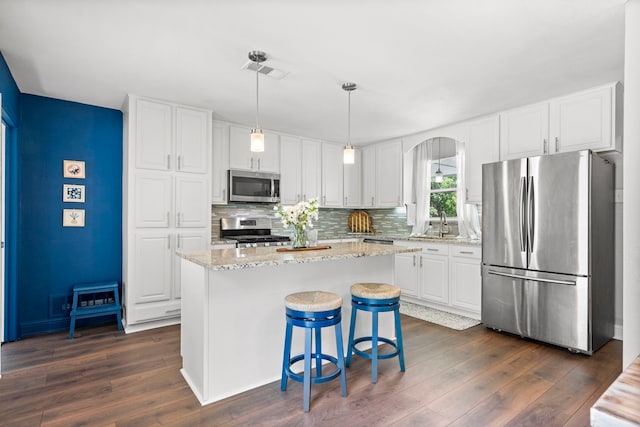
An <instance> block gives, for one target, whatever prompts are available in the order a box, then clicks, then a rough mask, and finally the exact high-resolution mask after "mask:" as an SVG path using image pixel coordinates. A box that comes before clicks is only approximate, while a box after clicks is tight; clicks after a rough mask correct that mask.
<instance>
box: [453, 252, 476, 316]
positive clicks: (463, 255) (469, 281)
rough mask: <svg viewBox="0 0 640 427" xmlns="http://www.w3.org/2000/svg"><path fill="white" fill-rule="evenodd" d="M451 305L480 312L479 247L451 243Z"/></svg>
mask: <svg viewBox="0 0 640 427" xmlns="http://www.w3.org/2000/svg"><path fill="white" fill-rule="evenodd" d="M450 249H451V259H450V264H451V271H450V281H449V287H450V288H451V305H453V306H455V307H460V308H462V309H467V310H471V311H476V312H480V304H481V300H480V299H481V290H482V276H481V270H480V262H481V250H480V248H479V247H465V246H454V245H451V248H450Z"/></svg>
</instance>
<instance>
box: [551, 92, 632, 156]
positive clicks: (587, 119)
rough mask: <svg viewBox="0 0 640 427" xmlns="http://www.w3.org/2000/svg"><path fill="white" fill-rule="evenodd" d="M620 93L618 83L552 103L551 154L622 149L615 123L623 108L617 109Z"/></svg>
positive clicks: (558, 99)
mask: <svg viewBox="0 0 640 427" xmlns="http://www.w3.org/2000/svg"><path fill="white" fill-rule="evenodd" d="M621 91H622V89H621V86H620V84H619V83H618V84H616V85H609V86H605V87H599V88H595V89H592V90H587V91H584V92H580V93H576V94H573V95H569V96H565V97H562V98H557V99H554V100H552V101H551V105H550V107H551V110H550V135H551V139H550V144H551V147H550V152H552V153H556V152H563V151H577V150H583V149H587V148H589V149H592V150H614V149H615V150H619V149H620V147H619V142H620V139H621V137H620V132H619V131H618V132H616V125H615V123H616V120H618V121H620V119H621V117H620V116H621V108H615V102H616V101H618V103H620V101H621V99H622V94H621ZM619 127H620V124H619V123H618V128H619ZM616 144H618V146H616Z"/></svg>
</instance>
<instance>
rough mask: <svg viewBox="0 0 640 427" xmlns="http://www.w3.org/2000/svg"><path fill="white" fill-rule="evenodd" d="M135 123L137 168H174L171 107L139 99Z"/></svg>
mask: <svg viewBox="0 0 640 427" xmlns="http://www.w3.org/2000/svg"><path fill="white" fill-rule="evenodd" d="M135 123H136V131H135V132H136V133H135V138H136V140H135V151H136V162H135V164H136V167H137V168H143V169H155V170H169V169H171V168H173V162H174V159H172V157H171V156H172V154H173V153H172V150H173V144H172V134H173V129H172V111H171V106H170V105H166V104H161V103H158V102H152V101H147V100H145V99H138V100H136V118H135Z"/></svg>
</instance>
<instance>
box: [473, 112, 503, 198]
mask: <svg viewBox="0 0 640 427" xmlns="http://www.w3.org/2000/svg"><path fill="white" fill-rule="evenodd" d="M468 135H469V136H468V141H467V143H466V144H465V146H466V153H467V157H466V171H467V176H466V177H465V178H466V179H465V181H466V186H467V194H466V196H467V201H468V202H477V203H480V202H482V165H483V164H484V163H491V162H497V161H498V160H500V117H499V116H498V115H497V114H495V115H493V116H490V117H486V118H483V119H479V120H474V121H472V122H469V129H468Z"/></svg>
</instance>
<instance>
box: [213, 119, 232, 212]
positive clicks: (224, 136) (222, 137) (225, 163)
mask: <svg viewBox="0 0 640 427" xmlns="http://www.w3.org/2000/svg"><path fill="white" fill-rule="evenodd" d="M212 134H213V141H212V144H211V203H215V204H226V203H227V198H228V195H227V170H229V125H227V124H224V123H219V122H213V131H212Z"/></svg>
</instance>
